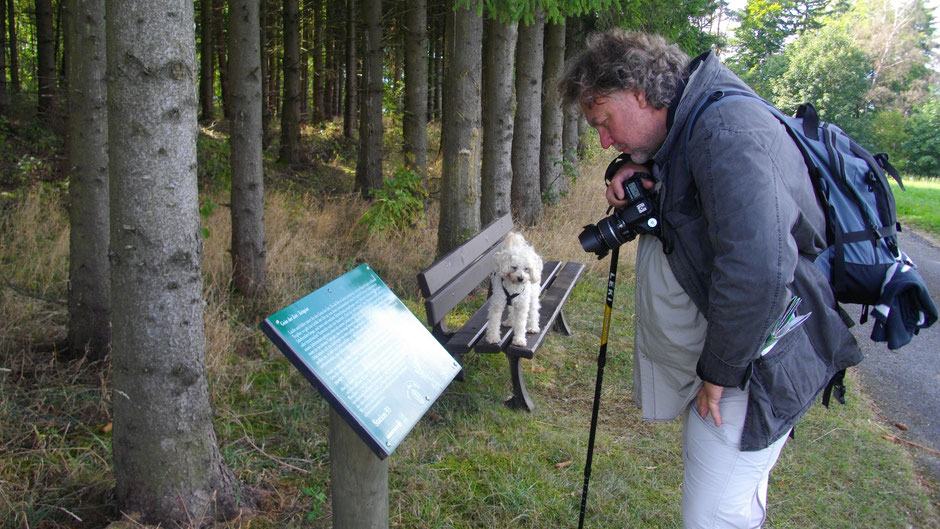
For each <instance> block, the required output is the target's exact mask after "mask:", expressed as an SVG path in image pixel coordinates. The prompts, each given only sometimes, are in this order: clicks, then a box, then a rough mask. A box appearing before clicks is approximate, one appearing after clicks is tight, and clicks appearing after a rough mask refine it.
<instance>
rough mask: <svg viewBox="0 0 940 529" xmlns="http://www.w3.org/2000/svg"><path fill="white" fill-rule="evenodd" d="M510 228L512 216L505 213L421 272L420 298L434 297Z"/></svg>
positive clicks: (498, 241)
mask: <svg viewBox="0 0 940 529" xmlns="http://www.w3.org/2000/svg"><path fill="white" fill-rule="evenodd" d="M512 227H513V224H512V215H510V214H509V213H507V214H505V215H503V216H502V217H500V218H498V219H496V220H494V221H493V222H491V223H489V224H487V225H486V227H484V228H483V229H482V230H481V231H480V233H478V234H476V235H474V236H473V237H471V238H470V239H469V240H467V241H466V242H464V243H463V244H461V245H460V246H458V247H457V248H455V249H454V250H452V251H451V252H450V253H448V254H447V255H445V256H444V257H441V258H440V259H439V260H437V261H436V262H435V263H434V264H432V265H431V266H429V267H427V268H425V269H424V270H422V271H421V273H419V274H418V286H419V287H421V294H422V296H424V297H425V298H430V297H432V296H434V295H435V294H436V293H437V292H438V291H439V290H440V289H441V288H443V287H445V286H446V285H447V284H448V283H450V282H451V280H452V279H453V278H454V276H458V275H460V273H461V271H462V270H463V269H465V268H467V267H468V266H469V265H470V264H472V263H473V262H474V261H475V260H477V258H478V257H479V256H480V255H481V254H483V253H484V252H486V251H487V248H492V247H494V246H496V245H497V244H499V243H500V242H502V240H503V237H504V236H505V235H506V234H507V233H509V232H510V231H512Z"/></svg>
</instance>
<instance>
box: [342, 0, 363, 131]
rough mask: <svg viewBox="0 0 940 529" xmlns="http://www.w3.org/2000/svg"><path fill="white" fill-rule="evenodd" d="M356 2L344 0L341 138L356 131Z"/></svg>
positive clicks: (357, 13) (357, 14)
mask: <svg viewBox="0 0 940 529" xmlns="http://www.w3.org/2000/svg"><path fill="white" fill-rule="evenodd" d="M358 16H359V11H358V10H357V9H356V0H346V38H345V39H344V41H345V42H346V99H345V102H344V105H343V136H346V137H347V138H352V137H353V133H354V132H353V131H355V130H356V114H357V112H356V72H357V71H358V68H356V20H357V18H358Z"/></svg>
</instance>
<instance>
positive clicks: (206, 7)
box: [199, 0, 215, 122]
mask: <svg viewBox="0 0 940 529" xmlns="http://www.w3.org/2000/svg"><path fill="white" fill-rule="evenodd" d="M212 11H213V9H212V0H201V1H200V2H199V36H200V38H201V40H200V43H199V109H200V111H199V120H200V121H203V122H210V121H212V120H213V119H214V118H215V116H214V115H213V113H214V108H213V106H214V100H215V61H214V58H215V45H214V43H213V41H212V40H213V38H212V37H213V27H212Z"/></svg>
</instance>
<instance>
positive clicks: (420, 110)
mask: <svg viewBox="0 0 940 529" xmlns="http://www.w3.org/2000/svg"><path fill="white" fill-rule="evenodd" d="M427 28H428V4H427V0H408V5H407V13H406V14H405V31H406V35H407V40H406V42H405V115H404V118H403V124H402V129H403V130H402V136H403V140H404V142H403V143H404V145H403V150H404V158H405V167H407V168H409V169H411V170H413V171H415V172H416V173H418V176H420V177H421V182H422V184H423V185H424V188H425V189H427V187H428V131H427V128H428V29H427Z"/></svg>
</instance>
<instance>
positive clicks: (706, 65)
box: [653, 52, 753, 167]
mask: <svg viewBox="0 0 940 529" xmlns="http://www.w3.org/2000/svg"><path fill="white" fill-rule="evenodd" d="M703 55H704V58H701V60H695V61H692V62H691V63H690V65H689V67H690V68H691V72H690V73H689V77H688V80H687V81H686V84H685V89H684V91H683V93H682V96H681V99H680V100H679V103H678V105H677V106H676V109H675V113H674V117H673V120H672V124H671V126H670V128H669V131H668V132H667V134H666V140H665V141H664V142H663V144H662V146H661V147H660V148H659V150H658V151H656V154H655V155H654V156H653V161H654V162H655V163H656V165H657V166H660V167H662V166H663V165H665V163H666V161H667V160H668V159H669V157H670V153H671V152H673V147H674V145H675V143H676V142H678V141H681V136H682V131H683V130H685V124H686V122H688V120H689V119H690V118H691V115H692V112H693V111H694V110H695V108H694V107H695V106H697V104H698V101H699V100H701V99H702V98H703V97H705V96H706V95H707V94H710V93H712V92H714V91H715V90H746V91H748V92H753V90H751V88H750V87H749V86H747V84H745V83H744V82H743V81H741V79H739V78H738V77H737V76H736V75H734V73H732V72H731V71H730V70H728V69H727V68H722V67H721V61H720V60H719V59H718V57H717V56H716V55H715V54H714V52H708V53H707V54H703ZM693 81H694V82H693Z"/></svg>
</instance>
